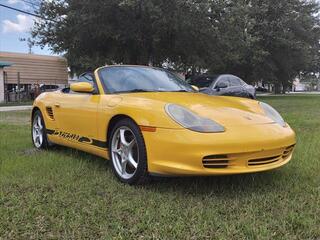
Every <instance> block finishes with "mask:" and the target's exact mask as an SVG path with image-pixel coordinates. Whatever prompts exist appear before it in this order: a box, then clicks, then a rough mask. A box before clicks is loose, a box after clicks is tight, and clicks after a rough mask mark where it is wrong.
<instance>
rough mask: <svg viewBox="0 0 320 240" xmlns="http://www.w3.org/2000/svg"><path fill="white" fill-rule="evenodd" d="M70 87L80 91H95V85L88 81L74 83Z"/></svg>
mask: <svg viewBox="0 0 320 240" xmlns="http://www.w3.org/2000/svg"><path fill="white" fill-rule="evenodd" d="M70 89H71V90H72V91H74V92H79V93H93V92H94V87H93V86H92V85H91V84H90V83H88V82H78V83H72V84H71V85H70Z"/></svg>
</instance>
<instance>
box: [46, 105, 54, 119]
mask: <svg viewBox="0 0 320 240" xmlns="http://www.w3.org/2000/svg"><path fill="white" fill-rule="evenodd" d="M46 109H47V114H48V116H49V118H50V119H51V120H54V115H53V110H52V107H46Z"/></svg>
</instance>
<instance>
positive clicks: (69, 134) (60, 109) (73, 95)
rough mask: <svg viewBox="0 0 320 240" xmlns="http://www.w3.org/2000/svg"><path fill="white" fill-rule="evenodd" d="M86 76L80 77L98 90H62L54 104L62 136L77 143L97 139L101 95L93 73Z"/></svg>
mask: <svg viewBox="0 0 320 240" xmlns="http://www.w3.org/2000/svg"><path fill="white" fill-rule="evenodd" d="M85 77H86V80H84V79H81V78H80V81H87V82H90V83H91V84H93V86H95V89H96V92H94V93H77V92H72V91H71V90H70V91H67V92H62V93H61V94H60V96H59V97H57V99H56V101H55V104H54V108H55V109H54V110H55V113H56V119H57V121H58V125H59V130H60V137H61V138H64V139H65V140H68V141H73V142H77V143H88V142H89V143H90V142H92V139H96V137H97V133H98V129H97V111H98V105H99V103H100V95H99V93H98V90H97V88H96V84H95V82H94V79H93V78H94V77H93V75H91V74H88V76H85ZM88 79H89V80H88ZM90 79H91V80H90Z"/></svg>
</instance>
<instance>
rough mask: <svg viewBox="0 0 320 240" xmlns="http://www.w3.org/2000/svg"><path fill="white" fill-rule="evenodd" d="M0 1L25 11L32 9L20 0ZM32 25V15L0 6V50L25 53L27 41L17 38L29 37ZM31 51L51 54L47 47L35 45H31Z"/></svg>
mask: <svg viewBox="0 0 320 240" xmlns="http://www.w3.org/2000/svg"><path fill="white" fill-rule="evenodd" d="M0 3H1V4H4V5H7V6H11V7H15V8H19V9H22V10H25V11H29V12H30V11H32V10H31V9H30V8H29V7H28V6H26V5H25V4H24V3H23V2H21V1H20V0H0ZM32 25H33V17H32V16H28V15H26V14H23V13H19V12H16V11H13V10H10V9H6V8H3V7H1V6H0V51H6V52H22V53H27V52H28V46H27V43H26V42H21V41H19V38H28V37H30V28H31V27H32ZM32 52H33V53H35V54H44V55H52V53H51V51H50V50H49V49H48V48H46V49H43V50H42V49H41V48H40V47H36V46H35V47H33V49H32Z"/></svg>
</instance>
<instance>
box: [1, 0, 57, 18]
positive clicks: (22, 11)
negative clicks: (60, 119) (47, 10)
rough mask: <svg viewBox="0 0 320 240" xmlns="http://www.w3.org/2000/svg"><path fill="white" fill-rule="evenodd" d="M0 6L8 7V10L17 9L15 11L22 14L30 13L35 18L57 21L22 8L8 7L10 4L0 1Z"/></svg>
mask: <svg viewBox="0 0 320 240" xmlns="http://www.w3.org/2000/svg"><path fill="white" fill-rule="evenodd" d="M0 7H4V8H8V9H10V10H13V11H17V12H21V13H24V14H27V15H30V16H33V17H36V18H40V19H43V20H46V21H52V22H57V21H56V20H54V19H48V18H45V17H42V16H40V15H37V14H34V13H31V12H27V11H24V10H21V9H18V8H14V7H10V6H7V5H4V4H1V3H0Z"/></svg>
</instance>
